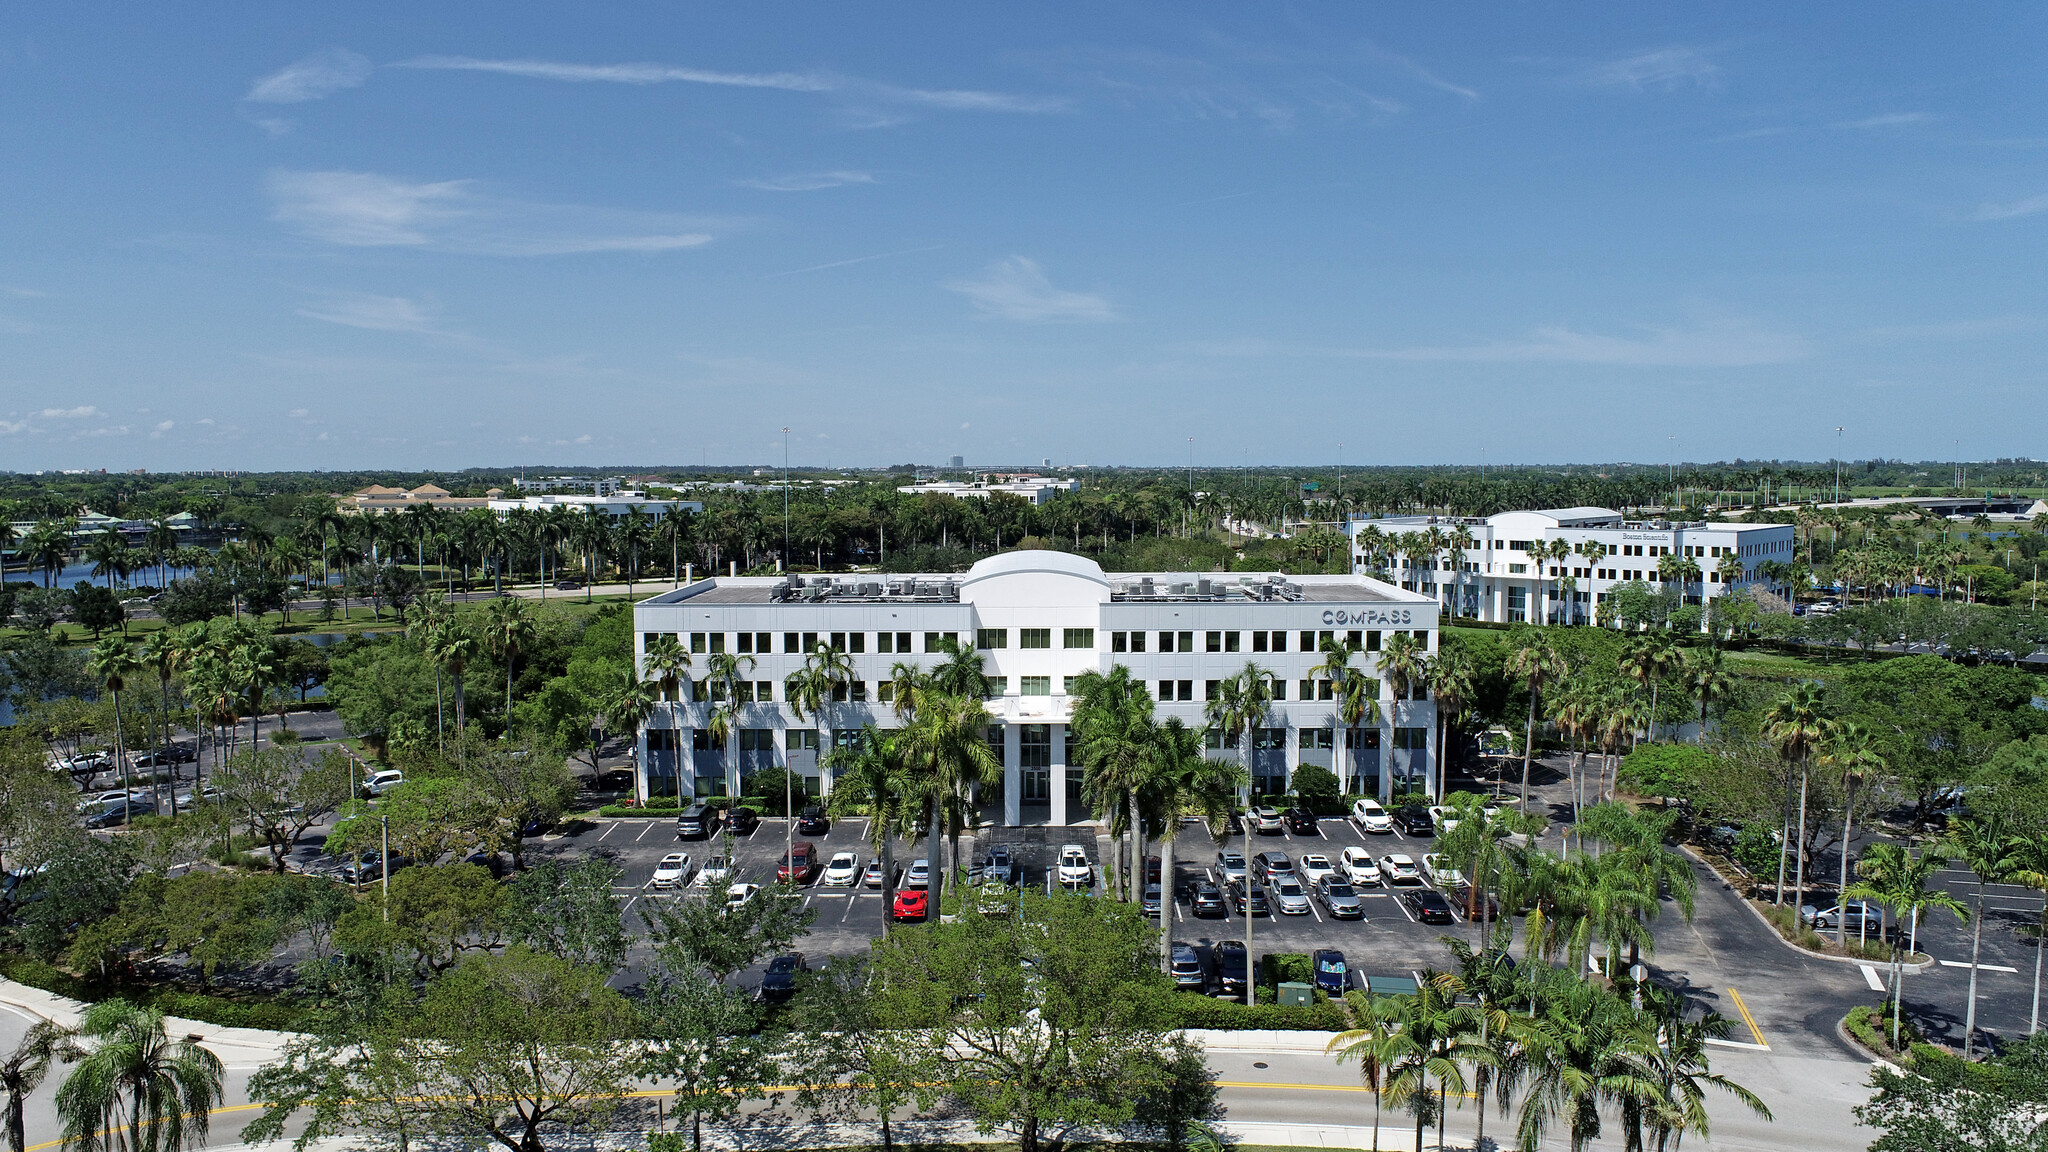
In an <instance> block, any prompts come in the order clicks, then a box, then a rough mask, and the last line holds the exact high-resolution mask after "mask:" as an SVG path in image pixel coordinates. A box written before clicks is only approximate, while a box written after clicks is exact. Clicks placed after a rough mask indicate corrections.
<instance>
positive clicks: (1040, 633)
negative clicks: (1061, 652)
mask: <svg viewBox="0 0 2048 1152" xmlns="http://www.w3.org/2000/svg"><path fill="white" fill-rule="evenodd" d="M1017 647H1019V648H1050V647H1052V629H1050V628H1019V629H1017Z"/></svg>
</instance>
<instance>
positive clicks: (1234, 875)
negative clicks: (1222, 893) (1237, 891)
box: [1216, 848, 1245, 884]
mask: <svg viewBox="0 0 2048 1152" xmlns="http://www.w3.org/2000/svg"><path fill="white" fill-rule="evenodd" d="M1244 876H1245V863H1244V853H1242V852H1238V851H1234V850H1232V849H1229V848H1226V849H1224V850H1223V851H1221V852H1218V853H1217V854H1216V879H1217V880H1218V881H1220V882H1222V883H1224V884H1228V883H1230V882H1231V881H1233V880H1242V879H1244Z"/></svg>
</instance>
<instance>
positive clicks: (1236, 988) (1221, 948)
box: [1210, 940, 1251, 996]
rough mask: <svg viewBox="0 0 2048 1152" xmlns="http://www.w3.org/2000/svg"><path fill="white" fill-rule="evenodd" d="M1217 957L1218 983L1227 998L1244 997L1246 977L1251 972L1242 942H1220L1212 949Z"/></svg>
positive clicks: (1247, 954)
mask: <svg viewBox="0 0 2048 1152" xmlns="http://www.w3.org/2000/svg"><path fill="white" fill-rule="evenodd" d="M1210 951H1211V952H1213V953H1214V954H1215V957H1216V982H1217V983H1218V984H1220V985H1222V993H1223V995H1225V996H1242V995H1244V981H1245V977H1246V976H1247V975H1248V974H1249V973H1250V972H1251V965H1250V964H1248V963H1246V957H1247V956H1249V953H1247V952H1246V951H1245V950H1244V941H1242V940H1218V941H1217V942H1216V944H1215V946H1214V947H1213V948H1211V949H1210Z"/></svg>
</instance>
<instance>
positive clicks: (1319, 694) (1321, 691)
mask: <svg viewBox="0 0 2048 1152" xmlns="http://www.w3.org/2000/svg"><path fill="white" fill-rule="evenodd" d="M1336 698H1337V682H1336V681H1335V680H1319V681H1317V682H1316V699H1318V700H1335V699H1336Z"/></svg>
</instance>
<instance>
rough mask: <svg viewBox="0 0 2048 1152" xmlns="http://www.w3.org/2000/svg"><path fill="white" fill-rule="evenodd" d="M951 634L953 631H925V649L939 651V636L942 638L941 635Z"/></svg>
mask: <svg viewBox="0 0 2048 1152" xmlns="http://www.w3.org/2000/svg"><path fill="white" fill-rule="evenodd" d="M951 635H952V633H950V632H927V633H925V634H924V650H925V651H927V652H937V651H939V638H940V637H941V636H951Z"/></svg>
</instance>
